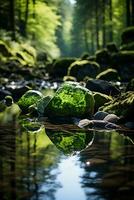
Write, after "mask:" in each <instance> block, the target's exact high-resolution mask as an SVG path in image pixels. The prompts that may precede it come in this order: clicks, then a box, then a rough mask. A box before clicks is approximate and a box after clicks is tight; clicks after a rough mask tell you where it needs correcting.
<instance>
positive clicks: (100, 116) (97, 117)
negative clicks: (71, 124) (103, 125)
mask: <svg viewBox="0 0 134 200" xmlns="http://www.w3.org/2000/svg"><path fill="white" fill-rule="evenodd" d="M107 115H108V113H107V112H103V111H98V112H96V113H95V114H94V119H95V120H103V119H104V118H105V117H106V116H107Z"/></svg>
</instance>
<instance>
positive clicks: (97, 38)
mask: <svg viewBox="0 0 134 200" xmlns="http://www.w3.org/2000/svg"><path fill="white" fill-rule="evenodd" d="M98 17H99V16H98V0H96V3H95V19H96V48H97V49H99V48H100V45H99V20H98Z"/></svg>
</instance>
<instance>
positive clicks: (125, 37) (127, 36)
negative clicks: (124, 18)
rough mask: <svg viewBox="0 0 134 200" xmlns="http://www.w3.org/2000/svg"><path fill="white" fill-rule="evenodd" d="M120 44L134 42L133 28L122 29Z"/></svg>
mask: <svg viewBox="0 0 134 200" xmlns="http://www.w3.org/2000/svg"><path fill="white" fill-rule="evenodd" d="M121 39H122V44H128V43H130V42H134V26H131V27H128V28H126V29H124V31H123V32H122V35H121Z"/></svg>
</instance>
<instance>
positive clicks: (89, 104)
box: [45, 82, 94, 117]
mask: <svg viewBox="0 0 134 200" xmlns="http://www.w3.org/2000/svg"><path fill="white" fill-rule="evenodd" d="M93 111H94V98H93V94H92V92H91V91H89V90H88V89H86V88H84V87H82V86H80V84H78V83H74V82H66V83H65V84H63V85H62V86H61V87H60V88H59V89H58V90H57V92H56V93H55V96H54V97H53V98H52V99H51V100H50V102H49V103H48V105H47V107H46V109H45V112H47V113H48V116H49V117H55V116H57V117H62V116H63V117H83V116H86V115H92V114H93Z"/></svg>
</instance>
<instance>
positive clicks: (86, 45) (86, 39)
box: [84, 22, 89, 52]
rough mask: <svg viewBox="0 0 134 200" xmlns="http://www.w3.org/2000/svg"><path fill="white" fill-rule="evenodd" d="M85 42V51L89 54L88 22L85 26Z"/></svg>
mask: <svg viewBox="0 0 134 200" xmlns="http://www.w3.org/2000/svg"><path fill="white" fill-rule="evenodd" d="M84 40H85V49H86V51H88V52H89V46H88V34H87V27H86V22H85V24H84Z"/></svg>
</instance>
